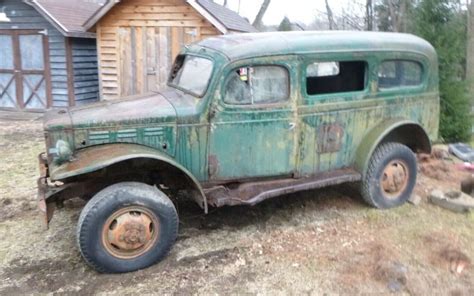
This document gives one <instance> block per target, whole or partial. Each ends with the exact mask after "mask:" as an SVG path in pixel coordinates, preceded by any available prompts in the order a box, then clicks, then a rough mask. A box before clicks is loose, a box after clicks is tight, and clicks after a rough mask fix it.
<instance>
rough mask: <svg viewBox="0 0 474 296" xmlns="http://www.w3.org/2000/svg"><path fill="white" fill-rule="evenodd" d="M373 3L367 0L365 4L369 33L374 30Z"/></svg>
mask: <svg viewBox="0 0 474 296" xmlns="http://www.w3.org/2000/svg"><path fill="white" fill-rule="evenodd" d="M373 8H374V7H373V2H372V0H367V2H366V3H365V11H366V21H367V31H373V30H374V10H373Z"/></svg>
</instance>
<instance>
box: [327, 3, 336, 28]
mask: <svg viewBox="0 0 474 296" xmlns="http://www.w3.org/2000/svg"><path fill="white" fill-rule="evenodd" d="M326 12H327V16H328V22H329V30H334V29H336V23H335V22H334V16H333V14H332V10H331V6H329V2H328V0H326Z"/></svg>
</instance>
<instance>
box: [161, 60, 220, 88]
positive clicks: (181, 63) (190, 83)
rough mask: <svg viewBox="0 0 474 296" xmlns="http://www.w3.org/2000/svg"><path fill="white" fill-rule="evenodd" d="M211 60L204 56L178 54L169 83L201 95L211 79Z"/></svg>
mask: <svg viewBox="0 0 474 296" xmlns="http://www.w3.org/2000/svg"><path fill="white" fill-rule="evenodd" d="M211 74H212V61H211V60H209V59H206V58H202V57H197V56H191V55H180V56H178V57H177V58H176V62H175V64H174V66H173V71H172V73H171V77H170V84H171V85H172V86H175V87H177V88H179V89H182V90H183V91H186V92H189V93H192V94H194V95H197V96H198V97H202V96H203V95H204V93H205V92H206V89H207V85H208V84H209V80H210V79H211Z"/></svg>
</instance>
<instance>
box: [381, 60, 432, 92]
mask: <svg viewBox="0 0 474 296" xmlns="http://www.w3.org/2000/svg"><path fill="white" fill-rule="evenodd" d="M396 61H400V62H412V63H415V64H418V65H419V66H420V67H421V80H420V83H419V84H417V85H399V86H396V87H391V88H380V84H379V70H380V68H381V67H382V64H383V63H385V62H396ZM427 73H428V71H427V68H426V63H425V62H424V61H422V60H421V59H415V58H412V57H401V58H397V57H386V58H383V59H380V60H379V61H378V63H377V68H376V71H375V75H376V78H377V80H376V81H377V92H378V93H383V94H385V93H394V92H401V91H402V92H403V91H404V90H409V91H413V90H423V89H424V88H425V86H426V80H427V77H428V75H427Z"/></svg>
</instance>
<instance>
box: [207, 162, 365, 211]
mask: <svg viewBox="0 0 474 296" xmlns="http://www.w3.org/2000/svg"><path fill="white" fill-rule="evenodd" d="M361 179H362V175H361V174H360V173H359V172H357V171H355V170H353V169H342V170H336V171H331V172H327V173H321V174H317V175H315V176H312V177H307V178H300V179H278V180H271V181H260V182H248V183H242V184H237V185H235V184H232V185H229V186H225V185H221V186H216V187H212V188H209V189H206V190H204V192H205V194H206V197H207V202H208V204H209V205H211V206H214V207H222V206H237V205H252V206H253V205H255V204H258V203H260V202H262V201H264V200H267V199H269V198H273V197H277V196H281V195H285V194H290V193H295V192H299V191H305V190H310V189H317V188H322V187H326V186H332V185H338V184H342V183H347V182H356V181H360V180H361Z"/></svg>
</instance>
